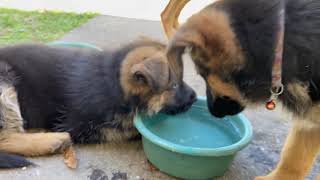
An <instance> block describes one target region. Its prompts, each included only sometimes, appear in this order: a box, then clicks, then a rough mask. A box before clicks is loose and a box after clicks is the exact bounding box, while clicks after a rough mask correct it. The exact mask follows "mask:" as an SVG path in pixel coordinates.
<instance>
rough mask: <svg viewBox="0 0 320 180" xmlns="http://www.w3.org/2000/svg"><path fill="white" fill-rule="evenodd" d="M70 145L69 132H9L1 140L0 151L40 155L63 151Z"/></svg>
mask: <svg viewBox="0 0 320 180" xmlns="http://www.w3.org/2000/svg"><path fill="white" fill-rule="evenodd" d="M70 145H71V138H70V135H69V133H9V134H7V135H5V136H4V137H3V138H2V139H1V140H0V151H4V152H8V153H13V154H19V155H24V156H40V155H48V154H53V153H57V152H62V151H63V150H64V149H65V148H66V147H68V146H70Z"/></svg>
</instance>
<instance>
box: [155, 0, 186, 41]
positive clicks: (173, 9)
mask: <svg viewBox="0 0 320 180" xmlns="http://www.w3.org/2000/svg"><path fill="white" fill-rule="evenodd" d="M189 1H190V0H170V1H169V4H168V5H167V6H166V8H165V9H164V10H163V11H162V13H161V23H162V27H163V29H164V32H165V35H166V37H167V39H170V38H171V37H172V36H173V35H174V33H175V32H176V30H177V29H178V28H179V21H178V19H179V16H180V13H181V11H182V9H183V8H184V7H185V5H186V4H187V3H188V2H189Z"/></svg>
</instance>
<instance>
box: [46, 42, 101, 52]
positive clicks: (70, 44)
mask: <svg viewBox="0 0 320 180" xmlns="http://www.w3.org/2000/svg"><path fill="white" fill-rule="evenodd" d="M48 45H50V46H67V47H77V48H89V49H96V50H98V51H101V50H102V49H101V48H99V47H97V46H94V45H92V44H89V43H84V42H66V41H55V42H50V43H48Z"/></svg>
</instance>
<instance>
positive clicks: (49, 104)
mask: <svg viewBox="0 0 320 180" xmlns="http://www.w3.org/2000/svg"><path fill="white" fill-rule="evenodd" d="M150 45H152V46H155V45H159V46H163V45H162V44H160V43H159V44H155V42H153V41H152V42H151V41H150V42H149V41H138V42H135V43H132V44H129V45H127V46H124V47H122V48H120V49H117V50H114V51H101V52H100V51H96V50H88V49H86V50H84V49H82V50H80V49H75V48H65V47H64V48H62V47H50V46H45V45H36V44H32V45H16V46H12V47H4V48H1V49H0V61H3V62H6V63H7V64H8V65H9V66H11V68H12V69H13V71H14V72H15V74H16V75H17V79H18V81H17V82H15V83H14V84H13V85H14V86H15V89H16V91H17V94H18V101H19V105H20V109H21V114H22V117H23V119H24V126H25V128H26V129H29V128H44V129H51V130H54V131H63V132H69V133H70V134H71V136H72V139H73V141H74V142H76V143H99V142H101V134H100V129H101V128H108V127H111V128H113V127H118V126H119V124H118V123H116V124H115V123H114V122H113V119H114V115H115V112H117V113H120V114H121V113H123V114H124V115H126V114H130V113H132V111H135V106H138V104H135V103H137V102H139V101H137V100H135V98H134V97H132V98H131V99H130V100H129V102H127V101H125V100H124V99H123V97H124V96H123V92H122V89H121V86H120V80H119V76H120V68H121V67H120V66H121V63H122V61H123V59H124V58H125V56H126V55H127V54H128V52H130V51H132V50H133V49H135V48H137V47H141V46H150ZM128 104H129V106H127V105H128ZM124 107H132V109H130V108H129V109H128V108H124ZM119 128H120V129H121V127H119Z"/></svg>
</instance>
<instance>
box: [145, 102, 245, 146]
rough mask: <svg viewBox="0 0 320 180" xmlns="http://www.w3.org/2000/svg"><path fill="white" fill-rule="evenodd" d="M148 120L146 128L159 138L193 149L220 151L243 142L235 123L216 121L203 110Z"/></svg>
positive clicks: (194, 109) (195, 109) (225, 119)
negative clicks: (217, 149) (240, 141)
mask: <svg viewBox="0 0 320 180" xmlns="http://www.w3.org/2000/svg"><path fill="white" fill-rule="evenodd" d="M148 121H149V122H148V123H146V126H148V129H149V130H150V131H151V132H153V133H154V134H156V135H157V136H159V137H161V138H163V139H166V140H168V141H170V142H173V143H176V144H180V145H183V146H188V147H193V148H219V147H224V146H228V145H231V144H234V143H236V142H238V141H239V140H240V139H241V135H240V133H239V130H238V129H237V128H236V126H234V125H233V123H232V121H230V120H228V118H224V119H217V118H214V117H213V116H212V115H211V114H209V112H208V110H206V109H204V108H201V107H193V108H192V109H191V110H189V111H188V112H186V113H183V114H180V115H176V116H167V115H163V114H162V115H158V116H155V117H153V118H152V119H149V120H148Z"/></svg>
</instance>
